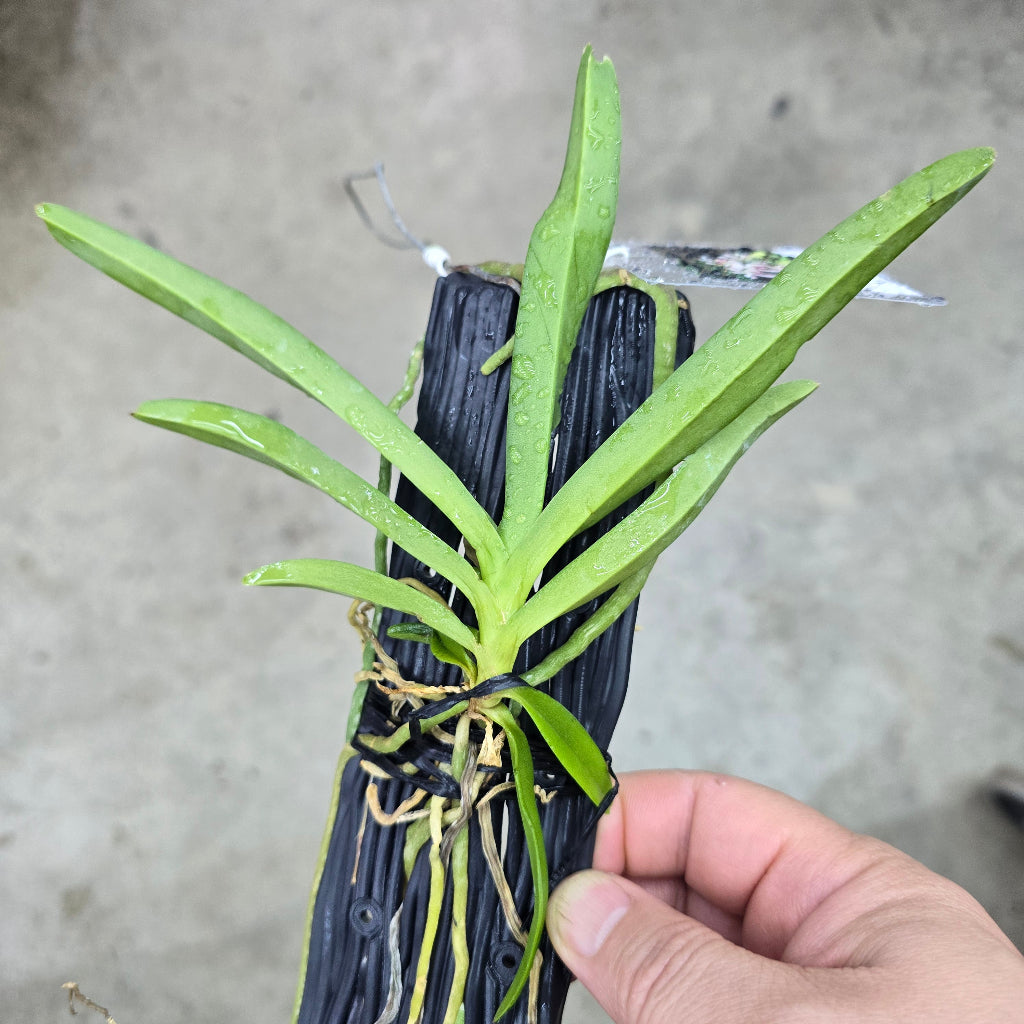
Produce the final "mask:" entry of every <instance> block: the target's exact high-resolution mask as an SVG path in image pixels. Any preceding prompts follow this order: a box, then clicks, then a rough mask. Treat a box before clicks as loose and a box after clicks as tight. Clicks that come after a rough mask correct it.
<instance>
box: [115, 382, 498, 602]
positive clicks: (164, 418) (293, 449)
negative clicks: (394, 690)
mask: <svg viewBox="0 0 1024 1024" xmlns="http://www.w3.org/2000/svg"><path fill="white" fill-rule="evenodd" d="M135 417H136V419H139V420H142V421H143V422H144V423H151V424H153V425H154V426H158V427H163V428H164V429H166V430H173V431H175V432H176V433H179V434H185V435H187V436H188V437H193V438H196V439H197V440H199V441H205V442H206V443H207V444H212V445H216V446H217V447H218V448H226V449H227V450H228V451H231V452H236V453H238V454H239V455H244V456H245V457H246V458H249V459H253V460H255V461H256V462H262V463H264V464H265V465H267V466H273V467H274V468H275V469H280V470H281V471H282V472H284V473H287V474H288V475H289V476H292V477H294V478H295V479H296V480H301V481H302V482H303V483H306V484H309V485H310V486H311V487H315V488H316V489H317V490H319V491H323V493H324V494H327V495H329V496H330V497H332V498H333V499H334V500H335V501H336V502H338V503H339V504H340V505H343V506H344V507H345V508H347V509H350V510H351V511H352V512H354V513H355V514H356V515H357V516H359V517H360V518H361V519H365V520H366V522H368V523H370V524H372V525H373V526H375V527H377V529H378V530H380V531H381V533H384V534H386V535H387V536H388V537H390V538H391V539H392V540H393V541H394V542H395V543H396V544H398V545H400V546H401V547H402V548H404V549H405V550H406V551H408V552H409V554H411V555H412V556H413V557H414V558H418V559H419V560H420V561H421V562H424V563H425V564H427V565H429V566H430V567H431V568H432V569H434V570H436V571H437V572H439V573H440V574H441V575H442V576H444V577H445V578H446V579H449V580H451V581H452V582H453V583H454V584H455V585H456V586H457V587H458V588H459V589H460V590H461V591H462V592H463V593H464V594H465V595H466V596H467V597H468V598H469V600H470V601H471V602H472V603H473V604H474V607H475V606H476V604H477V602H478V601H480V600H483V599H484V592H483V588H482V587H481V585H480V580H479V577H478V576H477V575H476V572H475V571H474V570H473V567H472V566H471V565H470V564H469V562H467V561H466V560H465V559H464V558H463V557H462V556H461V555H460V554H459V553H458V552H457V551H455V550H454V549H453V548H451V547H449V546H448V545H447V544H445V543H444V541H442V540H440V539H439V538H438V537H437V536H435V535H434V534H433V533H431V532H430V531H429V530H428V529H427V528H426V527H425V526H423V525H422V524H421V523H419V522H418V521H417V520H416V519H414V518H413V517H412V516H411V515H409V513H408V512H406V511H405V510H404V509H401V508H399V507H398V505H396V504H395V503H394V502H393V501H392V500H391V499H390V498H388V497H387V496H386V495H384V494H382V493H381V492H380V491H378V490H377V489H376V488H375V487H374V486H373V485H372V484H370V483H369V482H368V481H366V480H364V479H363V478H362V477H361V476H359V475H358V474H356V473H353V472H352V471H351V470H350V469H348V468H346V467H345V466H343V465H342V464H341V463H340V462H336V461H335V460H334V459H332V458H331V457H330V456H329V455H327V454H325V453H324V452H323V451H321V450H320V449H319V448H317V446H316V445H314V444H312V443H311V442H310V441H307V440H306V439H305V438H304V437H301V436H300V435H299V434H296V433H295V431H293V430H291V429H289V428H288V427H285V426H282V425H281V424H280V423H276V422H275V421H274V420H271V419H268V418H267V417H266V416H260V415H259V414H257V413H253V412H246V411H244V410H243V409H236V408H233V407H232V406H229V405H220V404H218V403H215V402H193V401H187V400H184V399H177V398H172V399H165V400H162V401H157V402H146V403H145V404H143V405H142V406H140V407H139V408H138V409H137V410H136V412H135Z"/></svg>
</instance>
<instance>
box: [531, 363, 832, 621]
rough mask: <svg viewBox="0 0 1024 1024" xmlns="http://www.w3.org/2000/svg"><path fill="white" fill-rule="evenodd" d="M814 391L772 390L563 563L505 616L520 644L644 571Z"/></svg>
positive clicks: (805, 386)
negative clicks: (763, 437)
mask: <svg viewBox="0 0 1024 1024" xmlns="http://www.w3.org/2000/svg"><path fill="white" fill-rule="evenodd" d="M816 387H817V385H816V384H814V383H812V382H810V381H791V382H790V383H787V384H779V385H778V386H776V387H774V388H771V389H770V390H769V391H768V392H767V393H766V394H764V395H762V396H761V397H760V398H758V399H757V400H756V401H755V402H754V403H753V404H752V405H751V406H750V407H749V408H748V409H745V410H744V411H743V412H742V413H740V415H739V416H737V417H736V419H734V420H733V421H732V422H731V423H730V424H729V425H728V426H727V427H725V428H724V429H723V430H721V431H719V433H718V434H716V435H715V436H714V437H713V438H712V439H711V440H710V441H707V442H705V443H704V444H703V445H702V446H701V447H700V448H699V449H698V450H697V451H696V452H694V453H693V454H692V455H691V456H690V457H689V458H688V459H687V460H686V461H685V462H684V463H683V464H682V465H681V466H679V468H678V469H677V470H676V471H675V472H674V473H673V474H672V475H671V476H670V477H669V478H668V480H666V481H665V482H664V483H662V484H661V485H660V486H659V487H657V488H656V489H655V491H654V493H653V494H652V495H651V496H650V497H649V498H647V500H646V501H644V502H643V503H642V504H641V505H640V507H639V508H637V509H636V510H635V511H634V512H631V513H630V514H629V515H628V516H626V518H625V519H623V520H622V522H620V523H618V524H617V525H616V526H614V527H613V528H612V529H611V530H609V531H608V532H607V533H606V534H604V536H603V537H601V538H599V539H598V540H597V541H595V542H594V543H593V544H592V545H591V546H590V547H589V548H588V549H587V550H586V551H585V552H584V553H583V554H581V555H579V556H578V557H577V558H575V559H574V560H573V561H572V562H570V563H569V564H568V565H567V566H566V567H565V568H564V569H563V570H562V571H561V572H559V573H558V574H557V575H556V576H555V577H554V579H552V580H550V581H549V582H548V583H546V584H545V585H544V586H543V587H541V589H540V590H539V591H538V592H537V593H536V594H535V595H534V596H533V597H532V598H530V600H529V601H527V602H526V604H525V605H523V607H522V608H521V609H520V610H519V611H518V612H516V613H515V615H513V617H512V624H513V625H514V626H515V628H516V630H517V634H518V636H519V637H520V638H521V640H525V639H526V638H527V637H528V636H530V635H531V634H533V633H535V632H536V631H537V630H538V629H540V628H541V627H542V626H544V625H546V624H547V623H549V622H551V621H552V620H553V619H556V618H558V616H559V615H563V614H565V612H567V611H569V610H570V609H572V608H577V607H579V605H581V604H584V603H585V602H587V601H589V600H590V599H591V598H593V597H596V596H597V595H598V594H603V593H604V592H605V591H606V590H610V589H611V588H612V587H614V586H616V585H618V584H619V583H620V582H621V581H623V580H625V579H627V578H629V577H631V576H633V574H634V573H636V572H637V571H638V570H640V569H642V568H644V567H649V566H650V565H651V564H652V563H653V561H654V559H655V558H657V556H658V555H659V554H661V552H662V551H664V550H665V548H667V547H668V546H669V544H671V543H672V541H674V540H675V539H676V538H677V537H678V536H679V535H680V534H681V533H682V532H683V530H685V529H686V527H687V526H689V525H690V523H692V522H693V520H694V519H696V518H697V516H698V514H699V513H700V511H701V510H702V509H703V508H704V506H705V505H706V504H707V503H708V501H709V500H710V499H711V496H712V495H713V494H714V493H715V491H717V490H718V488H719V487H720V486H721V484H722V482H723V481H724V480H725V478H726V477H727V476H728V475H729V470H731V469H732V467H733V466H734V465H735V463H736V461H737V460H738V459H739V458H740V456H741V455H743V454H744V452H746V451H747V449H748V448H749V447H750V446H751V444H753V442H754V441H755V440H756V439H757V438H758V437H760V436H761V434H763V433H764V431H765V430H767V429H768V427H770V426H771V425H772V424H773V423H774V422H775V421H776V420H778V419H779V418H780V417H782V416H784V415H785V414H786V413H787V412H789V410H790V409H792V408H794V407H795V406H796V405H798V404H799V403H800V402H802V401H803V400H804V399H805V398H806V397H807V396H808V395H809V394H810V393H811V392H812V391H813V390H814V389H815V388H816Z"/></svg>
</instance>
